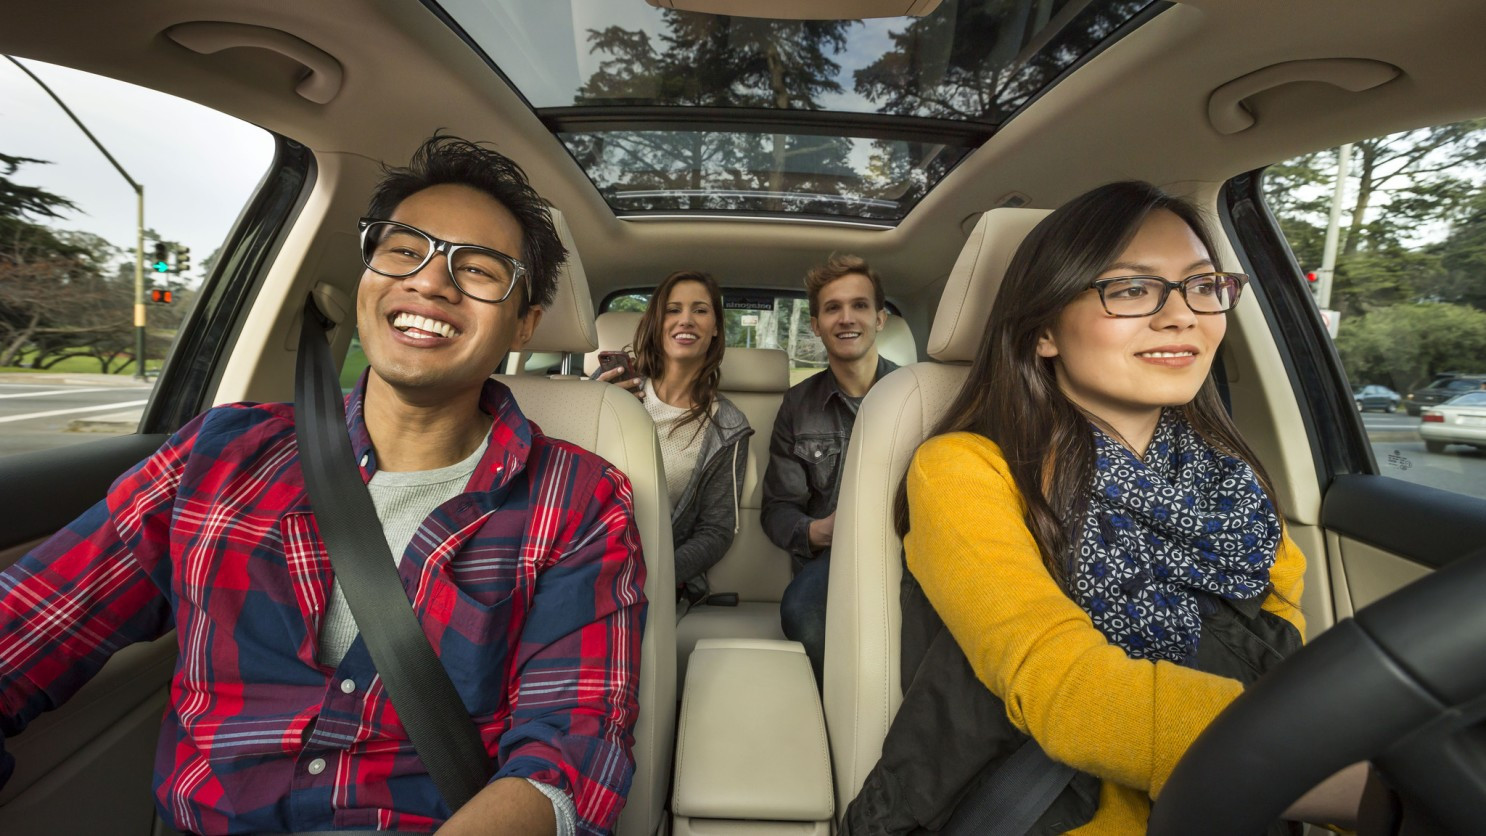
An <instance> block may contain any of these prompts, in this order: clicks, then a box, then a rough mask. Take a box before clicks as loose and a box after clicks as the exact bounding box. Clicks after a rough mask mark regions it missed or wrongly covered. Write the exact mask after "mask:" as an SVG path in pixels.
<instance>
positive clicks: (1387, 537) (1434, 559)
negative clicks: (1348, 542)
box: [1321, 474, 1486, 568]
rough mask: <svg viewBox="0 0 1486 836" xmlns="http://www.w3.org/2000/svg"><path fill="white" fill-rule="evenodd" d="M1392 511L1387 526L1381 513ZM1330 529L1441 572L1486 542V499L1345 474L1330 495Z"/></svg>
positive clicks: (1326, 509) (1326, 520) (1326, 516)
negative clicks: (1382, 509) (1380, 510)
mask: <svg viewBox="0 0 1486 836" xmlns="http://www.w3.org/2000/svg"><path fill="white" fill-rule="evenodd" d="M1381 508H1386V509H1388V519H1387V521H1386V524H1379V522H1380V521H1379V520H1378V511H1379V509H1381ZM1321 521H1322V524H1323V525H1325V526H1326V528H1327V530H1329V531H1334V532H1336V533H1338V534H1342V535H1345V536H1347V537H1351V538H1353V539H1356V540H1358V541H1360V542H1363V543H1367V544H1368V545H1371V546H1376V547H1377V548H1380V549H1382V550H1384V551H1386V552H1389V553H1391V554H1395V555H1403V556H1407V557H1409V558H1410V559H1413V560H1415V561H1417V562H1419V563H1420V564H1422V565H1425V566H1432V567H1435V568H1439V567H1442V566H1446V565H1449V564H1450V563H1453V562H1455V561H1456V560H1458V559H1459V558H1461V557H1464V556H1465V555H1467V554H1469V553H1471V552H1472V551H1474V550H1475V549H1478V548H1480V545H1481V543H1486V499H1480V498H1478V497H1473V496H1467V495H1465V494H1462V493H1456V492H1454V491H1447V490H1442V489H1440V488H1432V487H1429V486H1428V485H1418V484H1414V483H1413V482H1405V481H1403V480H1401V479H1391V478H1388V477H1377V476H1371V475H1363V474H1340V475H1338V476H1337V477H1336V478H1335V479H1333V480H1332V482H1331V487H1330V488H1329V489H1328V490H1327V491H1326V501H1325V502H1324V503H1323V504H1322V506H1321Z"/></svg>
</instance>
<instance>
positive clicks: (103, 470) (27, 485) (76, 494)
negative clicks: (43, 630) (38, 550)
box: [0, 433, 168, 569]
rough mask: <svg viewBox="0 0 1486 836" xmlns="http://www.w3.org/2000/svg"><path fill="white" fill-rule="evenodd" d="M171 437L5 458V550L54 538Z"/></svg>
mask: <svg viewBox="0 0 1486 836" xmlns="http://www.w3.org/2000/svg"><path fill="white" fill-rule="evenodd" d="M167 437H168V436H166V435H164V434H163V433H149V434H144V433H134V434H130V435H121V436H117V437H114V438H105V439H100V440H98V441H93V442H88V443H86V444H78V445H74V446H72V447H63V448H61V449H57V450H38V451H36V452H32V453H21V454H18V455H14V456H6V457H5V458H3V459H0V532H4V533H3V534H0V548H4V549H9V548H11V547H13V546H18V545H21V544H23V543H29V541H34V540H37V539H39V538H44V537H50V536H51V535H52V534H53V533H54V532H56V531H58V530H59V529H61V528H62V527H63V526H65V525H67V524H68V523H70V522H72V521H73V520H74V519H76V518H77V516H78V515H79V514H81V513H82V512H84V511H86V510H88V508H89V507H91V506H92V505H93V503H95V502H97V501H98V500H100V499H102V498H103V496H104V494H106V493H107V492H108V488H109V486H110V485H112V484H113V483H114V480H115V479H118V478H119V475H120V474H122V473H123V472H124V471H126V470H128V469H129V468H131V467H133V466H134V465H136V464H138V463H139V462H141V461H143V460H144V459H145V458H146V457H147V456H149V455H150V454H151V453H153V452H155V451H156V450H158V449H159V448H160V445H162V444H164V443H165V439H166V438H167ZM18 557H20V555H19V554H17V555H14V556H13V557H12V558H11V559H10V560H6V561H5V562H4V563H3V564H0V569H3V568H5V567H8V566H9V565H10V564H11V563H12V562H13V561H14V559H15V558H18Z"/></svg>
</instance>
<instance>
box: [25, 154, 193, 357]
mask: <svg viewBox="0 0 1486 836" xmlns="http://www.w3.org/2000/svg"><path fill="white" fill-rule="evenodd" d="M41 162H43V161H40V160H34V159H30V158H27V157H16V156H12V155H6V154H0V167H3V170H4V175H5V176H0V366H9V365H14V364H15V363H16V362H17V360H18V359H19V358H20V357H21V356H22V355H25V356H27V357H28V358H29V362H30V363H31V365H32V366H34V367H37V368H50V367H52V366H53V365H55V364H56V363H58V362H61V361H62V360H64V359H66V358H68V357H77V356H87V357H92V358H95V359H96V360H97V361H98V363H99V367H100V368H101V370H102V371H104V372H108V371H111V370H113V364H114V363H116V362H119V361H120V360H124V362H125V363H126V364H127V362H129V361H132V359H133V357H132V351H133V320H132V316H131V312H132V310H133V303H134V272H133V255H132V254H126V253H124V252H123V251H121V250H119V249H118V248H117V247H115V246H113V245H112V244H109V243H108V242H107V241H105V240H104V239H103V238H101V237H99V236H97V235H93V234H91V233H87V232H73V231H57V230H54V229H51V228H49V227H47V226H45V225H43V223H42V222H44V221H47V220H53V219H56V218H60V217H62V213H63V212H66V211H74V210H76V208H77V207H76V206H75V205H74V204H73V203H72V202H71V201H70V200H67V199H66V198H64V197H61V196H60V195H55V194H52V193H50V192H47V191H45V190H43V189H39V188H35V187H30V186H21V185H18V184H16V183H14V182H13V181H12V180H10V178H9V176H8V175H11V174H14V173H15V172H16V170H17V169H18V168H19V167H20V166H21V165H22V164H27V163H41ZM181 310H183V306H179V307H176V308H175V310H174V311H173V312H170V313H166V314H164V316H163V317H162V316H156V317H154V319H155V320H156V322H155V323H154V325H155V326H156V329H157V330H156V332H155V333H154V334H151V335H148V336H149V338H150V339H151V340H152V341H153V342H155V343H157V344H158V343H160V342H161V341H162V339H164V340H168V339H169V337H170V335H172V334H173V332H174V328H175V325H176V324H177V323H179V321H180V316H181V313H180V311H181ZM162 331H163V333H162ZM159 350H160V351H162V352H163V347H162V348H159ZM126 355H127V357H126Z"/></svg>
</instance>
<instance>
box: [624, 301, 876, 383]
mask: <svg viewBox="0 0 1486 836" xmlns="http://www.w3.org/2000/svg"><path fill="white" fill-rule="evenodd" d="M649 304H650V294H649V293H643V292H636V293H625V294H622V295H619V296H611V297H609V299H608V301H607V302H606V303H605V305H604V312H608V311H636V312H640V311H644V310H645V307H646V306H647V305H649ZM722 305H723V323H724V326H723V331H724V333H725V334H726V335H727V346H728V348H779V349H783V350H784V351H785V352H786V353H788V354H789V377H790V385H794V384H796V383H799V382H800V381H802V380H804V379H805V378H807V377H809V376H811V375H812V374H815V373H816V372H818V371H820V370H821V369H823V368H825V367H826V350H825V346H824V345H823V344H822V343H821V341H820V338H819V337H817V336H815V333H814V332H813V331H811V330H810V303H809V301H808V300H807V299H806V298H805V294H804V293H788V292H785V293H779V292H772V293H771V292H765V291H752V292H750V291H742V290H724V291H723V295H722ZM888 310H889V311H892V307H891V306H889V308H888Z"/></svg>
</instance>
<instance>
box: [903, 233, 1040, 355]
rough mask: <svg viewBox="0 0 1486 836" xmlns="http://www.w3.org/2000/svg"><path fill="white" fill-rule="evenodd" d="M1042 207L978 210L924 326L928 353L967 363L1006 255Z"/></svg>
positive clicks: (998, 287)
mask: <svg viewBox="0 0 1486 836" xmlns="http://www.w3.org/2000/svg"><path fill="white" fill-rule="evenodd" d="M1050 214H1052V213H1051V211H1050V210H1047V209H992V210H991V211H989V212H986V213H985V214H984V215H981V216H980V220H979V221H978V222H976V224H975V228H974V229H973V230H971V231H970V237H969V239H967V240H966V241H965V246H964V248H963V249H961V250H960V257H959V259H958V260H957V261H955V266H954V269H953V270H951V271H950V273H949V282H948V283H947V284H946V285H945V286H944V293H943V294H942V295H941V296H940V297H939V311H938V312H937V313H936V314H935V315H934V327H933V328H932V329H930V331H929V345H928V349H929V356H930V357H933V358H934V359H935V360H938V361H940V362H942V363H968V362H970V361H971V360H973V359H974V358H975V353H976V352H977V351H979V350H980V343H981V340H982V339H983V338H984V337H985V326H986V322H987V320H988V319H989V318H990V315H991V307H992V306H993V305H994V304H995V303H996V294H997V293H998V292H999V291H1000V290H1001V280H1002V279H1004V278H1005V277H1006V268H1007V266H1008V265H1010V264H1011V257H1012V255H1013V254H1015V253H1016V249H1017V247H1019V246H1021V243H1022V240H1023V239H1024V238H1026V237H1027V234H1028V233H1029V232H1031V231H1032V227H1034V226H1036V225H1037V224H1038V222H1039V221H1041V220H1042V219H1043V218H1045V217H1047V216H1048V215H1050Z"/></svg>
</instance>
